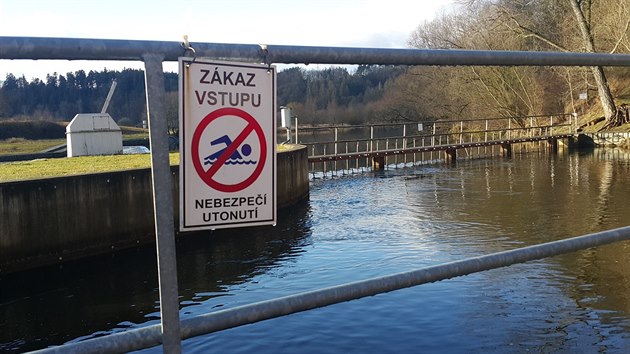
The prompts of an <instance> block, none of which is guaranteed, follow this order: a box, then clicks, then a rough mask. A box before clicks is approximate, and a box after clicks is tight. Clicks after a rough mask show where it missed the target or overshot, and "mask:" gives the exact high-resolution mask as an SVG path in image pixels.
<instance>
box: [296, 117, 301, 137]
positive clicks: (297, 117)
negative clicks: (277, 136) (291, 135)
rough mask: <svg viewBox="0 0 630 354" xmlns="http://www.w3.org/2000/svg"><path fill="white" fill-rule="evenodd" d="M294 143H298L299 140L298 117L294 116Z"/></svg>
mask: <svg viewBox="0 0 630 354" xmlns="http://www.w3.org/2000/svg"><path fill="white" fill-rule="evenodd" d="M295 143H296V144H299V143H300V141H299V140H298V117H297V116H295Z"/></svg>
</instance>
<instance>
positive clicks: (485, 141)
mask: <svg viewBox="0 0 630 354" xmlns="http://www.w3.org/2000/svg"><path fill="white" fill-rule="evenodd" d="M483 142H484V143H487V142H488V120H487V119H486V132H485V136H484V140H483Z"/></svg>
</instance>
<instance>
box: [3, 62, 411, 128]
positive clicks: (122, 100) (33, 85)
mask: <svg viewBox="0 0 630 354" xmlns="http://www.w3.org/2000/svg"><path fill="white" fill-rule="evenodd" d="M403 72H404V69H403V68H400V67H393V66H359V67H358V68H356V70H353V71H352V72H349V71H348V70H347V69H346V68H340V67H330V68H326V69H323V70H305V69H302V68H299V67H293V68H289V69H286V70H283V71H280V72H279V73H278V77H277V80H278V86H277V93H278V105H279V106H292V107H293V108H294V109H295V112H297V113H298V114H300V116H302V117H303V118H304V119H305V121H306V120H307V121H308V122H310V123H352V122H353V123H358V122H361V121H363V119H364V117H363V114H364V109H363V107H365V106H366V105H370V104H371V103H372V102H375V101H378V100H379V99H381V98H382V97H383V95H384V92H385V90H386V88H387V87H388V83H390V82H392V81H393V80H394V79H395V78H396V77H398V76H399V75H400V74H401V73H403ZM113 80H116V82H117V86H116V90H115V91H114V94H113V96H112V100H111V102H110V104H109V108H108V113H110V115H111V116H112V117H113V118H114V119H115V120H116V121H117V122H118V123H119V124H120V125H127V126H138V125H141V124H142V120H143V119H146V118H145V117H146V107H145V96H144V73H143V71H142V70H137V69H126V70H122V71H109V70H103V71H101V72H96V71H90V72H89V73H85V72H84V71H82V70H79V71H76V72H74V73H67V74H66V75H59V74H57V73H53V74H49V75H47V77H46V79H45V80H39V79H33V80H31V81H30V82H29V81H27V80H26V79H25V78H24V77H19V78H16V77H15V76H13V75H11V74H9V75H7V77H6V78H5V79H4V81H3V82H2V85H1V86H0V120H1V119H29V120H42V119H43V120H63V121H69V120H70V119H72V118H73V117H74V115H75V114H77V113H88V112H100V111H101V108H102V106H103V104H104V102H105V99H106V97H107V94H108V92H109V89H110V87H111V85H112V81H113ZM177 80H178V78H177V74H175V73H168V72H167V73H165V89H166V101H167V102H166V103H167V116H168V119H169V122H171V124H172V125H175V126H176V125H177V124H176V122H177V87H178V86H177V85H178V81H177ZM173 122H175V123H173Z"/></svg>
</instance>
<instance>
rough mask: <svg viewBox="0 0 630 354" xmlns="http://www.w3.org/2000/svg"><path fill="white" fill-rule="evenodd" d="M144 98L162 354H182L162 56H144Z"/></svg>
mask: <svg viewBox="0 0 630 354" xmlns="http://www.w3.org/2000/svg"><path fill="white" fill-rule="evenodd" d="M143 60H144V69H145V70H144V77H145V87H146V96H147V120H148V122H149V142H150V146H151V172H152V178H153V211H154V217H155V243H156V248H157V258H158V280H159V287H160V290H159V292H160V319H161V323H162V345H163V348H164V353H169V354H179V353H181V350H182V349H181V332H180V324H179V299H178V298H179V293H178V289H177V259H176V257H177V256H176V251H175V234H174V230H175V226H174V218H173V182H172V181H171V179H172V178H171V168H170V162H169V151H168V127H167V123H166V114H165V110H164V97H165V89H164V71H163V69H162V60H163V57H162V56H161V55H156V54H148V55H145V56H143Z"/></svg>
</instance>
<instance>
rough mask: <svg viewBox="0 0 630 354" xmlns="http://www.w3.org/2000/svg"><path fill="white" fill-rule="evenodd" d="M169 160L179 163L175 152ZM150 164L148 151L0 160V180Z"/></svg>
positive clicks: (78, 173) (137, 166)
mask: <svg viewBox="0 0 630 354" xmlns="http://www.w3.org/2000/svg"><path fill="white" fill-rule="evenodd" d="M170 163H171V165H178V164H179V153H171V154H170ZM150 166H151V156H150V155H149V154H137V155H110V156H80V157H70V158H68V157H66V158H58V159H38V160H31V161H19V162H8V163H2V164H0V182H8V181H18V180H24V179H34V178H47V177H60V176H71V175H80V174H88V173H98V172H111V171H120V170H131V169H136V168H148V167H150Z"/></svg>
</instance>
